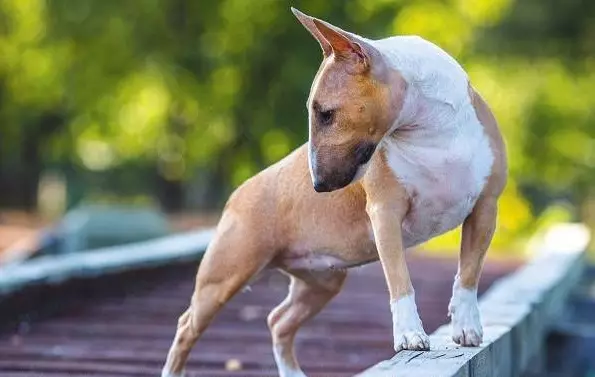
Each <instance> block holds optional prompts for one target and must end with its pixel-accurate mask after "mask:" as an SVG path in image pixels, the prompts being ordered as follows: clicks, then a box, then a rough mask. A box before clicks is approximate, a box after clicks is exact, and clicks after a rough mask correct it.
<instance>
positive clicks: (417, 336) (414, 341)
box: [394, 331, 430, 352]
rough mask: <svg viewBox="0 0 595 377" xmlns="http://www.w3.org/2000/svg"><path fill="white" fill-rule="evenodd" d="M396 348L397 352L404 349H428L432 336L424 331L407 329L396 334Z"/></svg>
mask: <svg viewBox="0 0 595 377" xmlns="http://www.w3.org/2000/svg"><path fill="white" fill-rule="evenodd" d="M394 348H395V352H400V351H403V350H410V351H427V350H429V349H430V338H429V337H428V336H427V335H426V333H425V332H423V331H421V332H419V331H406V332H403V333H400V334H395V343H394Z"/></svg>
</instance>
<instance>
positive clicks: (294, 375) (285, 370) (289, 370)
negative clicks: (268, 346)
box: [273, 345, 308, 377]
mask: <svg viewBox="0 0 595 377" xmlns="http://www.w3.org/2000/svg"><path fill="white" fill-rule="evenodd" d="M273 355H274V357H275V363H276V364H277V370H278V371H279V377H308V376H306V374H305V373H304V372H302V370H301V369H300V368H299V367H297V368H294V367H291V366H290V365H288V364H287V362H286V361H285V360H284V359H283V357H282V356H281V355H283V349H282V347H280V346H278V345H277V346H273Z"/></svg>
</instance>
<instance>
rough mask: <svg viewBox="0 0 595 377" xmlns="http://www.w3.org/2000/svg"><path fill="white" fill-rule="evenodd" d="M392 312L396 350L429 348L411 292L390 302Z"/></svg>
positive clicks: (427, 338)
mask: <svg viewBox="0 0 595 377" xmlns="http://www.w3.org/2000/svg"><path fill="white" fill-rule="evenodd" d="M391 311H392V313H393V339H394V348H395V351H396V352H399V351H402V350H417V351H423V350H429V349H430V338H429V337H428V335H427V334H426V332H425V331H424V328H423V325H422V323H421V319H420V318H419V314H418V313H417V306H416V305H415V297H414V295H413V294H411V295H408V296H404V297H401V298H400V299H398V300H396V301H393V302H391Z"/></svg>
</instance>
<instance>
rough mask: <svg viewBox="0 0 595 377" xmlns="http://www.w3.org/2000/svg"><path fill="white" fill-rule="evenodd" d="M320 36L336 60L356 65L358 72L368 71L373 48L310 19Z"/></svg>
mask: <svg viewBox="0 0 595 377" xmlns="http://www.w3.org/2000/svg"><path fill="white" fill-rule="evenodd" d="M312 21H313V23H314V25H316V28H317V29H318V30H319V31H320V34H322V35H323V36H324V38H325V39H326V40H327V41H328V43H329V44H330V45H331V48H332V50H333V54H334V55H335V57H336V58H338V59H342V60H346V61H349V62H351V63H354V64H356V67H357V68H358V70H359V71H367V70H369V69H370V65H371V61H372V53H373V51H374V48H373V47H372V46H370V45H369V44H368V43H366V42H365V41H363V40H362V39H360V38H358V37H357V36H356V35H354V34H351V33H348V32H346V31H344V30H342V29H340V28H338V27H336V26H334V25H331V24H329V23H328V22H326V21H322V20H319V19H316V18H313V19H312Z"/></svg>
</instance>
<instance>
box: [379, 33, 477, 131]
mask: <svg viewBox="0 0 595 377" xmlns="http://www.w3.org/2000/svg"><path fill="white" fill-rule="evenodd" d="M369 43H371V44H373V45H374V47H375V48H376V49H377V50H378V51H380V53H381V54H382V56H383V60H384V63H385V64H386V66H387V67H388V69H389V70H391V71H394V72H398V74H393V75H389V77H390V78H391V82H390V86H391V88H393V87H394V88H395V94H396V96H400V98H395V99H394V101H395V107H399V111H397V112H396V113H395V114H394V116H393V117H392V119H391V121H390V126H389V127H388V132H387V135H391V134H392V133H393V132H395V131H396V130H398V129H399V128H401V127H408V128H414V129H421V130H424V131H425V133H426V134H427V133H431V131H432V130H438V129H439V130H440V132H448V129H449V128H453V127H459V126H460V122H459V121H456V118H457V114H458V113H460V112H461V111H462V110H464V109H465V108H466V107H470V101H469V97H468V82H469V81H468V77H467V74H466V73H465V71H464V70H463V68H462V67H461V66H460V65H459V64H458V63H457V62H456V61H455V60H454V59H453V58H452V57H450V56H449V55H448V54H447V53H446V52H444V51H443V50H441V49H440V48H439V47H437V46H436V45H434V44H432V43H430V42H428V41H425V40H423V39H421V38H419V37H410V36H404V37H392V38H387V39H382V40H378V41H369ZM400 81H404V86H405V89H404V90H402V89H401V88H402V87H403V84H402V83H401V82H400Z"/></svg>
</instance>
